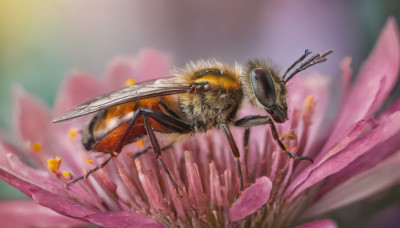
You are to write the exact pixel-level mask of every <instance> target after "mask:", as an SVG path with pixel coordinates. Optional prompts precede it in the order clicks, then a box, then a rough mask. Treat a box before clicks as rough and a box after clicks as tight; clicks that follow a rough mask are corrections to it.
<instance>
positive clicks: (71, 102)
mask: <svg viewBox="0 0 400 228" xmlns="http://www.w3.org/2000/svg"><path fill="white" fill-rule="evenodd" d="M59 91H60V92H59V94H58V96H57V99H56V103H55V108H54V113H55V115H57V116H58V115H61V114H62V113H64V112H66V111H68V110H70V109H72V108H74V107H75V106H77V105H79V104H81V103H82V102H84V101H85V100H87V99H90V98H93V97H95V96H97V95H99V94H102V93H104V92H106V91H107V90H106V88H105V86H104V85H103V84H102V83H101V82H100V80H99V79H98V78H96V77H95V76H93V75H92V74H89V73H84V72H78V71H75V72H72V73H70V74H69V75H68V76H67V77H65V80H64V82H63V83H62V84H61V88H60V89H59Z"/></svg>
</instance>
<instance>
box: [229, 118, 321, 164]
mask: <svg viewBox="0 0 400 228" xmlns="http://www.w3.org/2000/svg"><path fill="white" fill-rule="evenodd" d="M234 124H235V126H238V127H246V128H249V127H253V126H258V125H266V124H269V126H270V127H271V132H272V137H273V138H274V140H275V141H276V142H277V143H278V145H279V147H280V148H281V150H283V151H284V152H285V154H286V155H288V156H289V157H290V158H293V159H296V160H308V161H310V162H311V163H313V162H314V160H313V159H311V158H309V157H306V156H297V155H293V154H292V153H290V152H289V151H288V150H287V149H286V147H285V145H283V143H282V142H281V140H280V139H279V135H278V131H277V130H276V127H275V124H274V122H273V121H272V119H271V118H270V117H268V116H257V115H254V116H245V117H243V118H241V119H239V120H237V121H235V123H234Z"/></svg>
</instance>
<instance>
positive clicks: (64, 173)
mask: <svg viewBox="0 0 400 228" xmlns="http://www.w3.org/2000/svg"><path fill="white" fill-rule="evenodd" d="M63 176H64V177H66V178H69V177H72V174H71V173H69V172H68V171H64V172H63Z"/></svg>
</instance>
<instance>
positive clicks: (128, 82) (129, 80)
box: [125, 78, 136, 87]
mask: <svg viewBox="0 0 400 228" xmlns="http://www.w3.org/2000/svg"><path fill="white" fill-rule="evenodd" d="M133 85H136V81H135V79H133V78H129V79H127V80H126V81H125V86H126V87H128V86H133Z"/></svg>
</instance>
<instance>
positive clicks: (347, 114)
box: [325, 18, 400, 148]
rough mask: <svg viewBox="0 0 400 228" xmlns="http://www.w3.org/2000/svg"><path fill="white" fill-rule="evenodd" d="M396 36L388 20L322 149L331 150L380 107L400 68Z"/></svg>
mask: <svg viewBox="0 0 400 228" xmlns="http://www.w3.org/2000/svg"><path fill="white" fill-rule="evenodd" d="M399 52H400V46H399V33H398V30H397V26H396V22H395V19H394V18H389V19H388V20H387V22H386V25H385V27H384V28H383V30H382V32H381V35H380V36H379V39H378V41H377V42H376V45H375V47H374V49H373V51H372V53H371V54H370V56H369V58H368V60H367V61H366V62H365V63H364V65H363V67H362V69H361V71H360V73H359V76H358V78H357V81H356V83H355V84H354V86H353V88H352V89H351V91H350V93H349V94H348V95H347V96H346V99H345V100H344V103H343V106H342V110H341V111H340V114H339V116H338V119H337V120H336V122H335V124H336V128H335V129H334V131H333V132H332V134H331V137H330V139H329V142H328V143H327V145H326V147H325V148H330V147H331V146H332V145H333V142H334V141H335V139H336V138H337V137H339V136H340V135H343V133H344V132H345V131H346V129H347V128H348V127H349V126H351V125H352V124H353V123H354V122H357V121H359V120H361V119H364V118H370V117H371V116H372V115H373V114H374V113H375V112H376V111H377V109H378V108H379V107H380V106H381V105H382V102H383V101H384V100H385V99H386V97H387V96H388V94H389V93H390V92H391V90H392V89H393V87H394V85H395V84H396V83H395V82H396V81H397V77H398V72H399V64H400V53H399Z"/></svg>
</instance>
